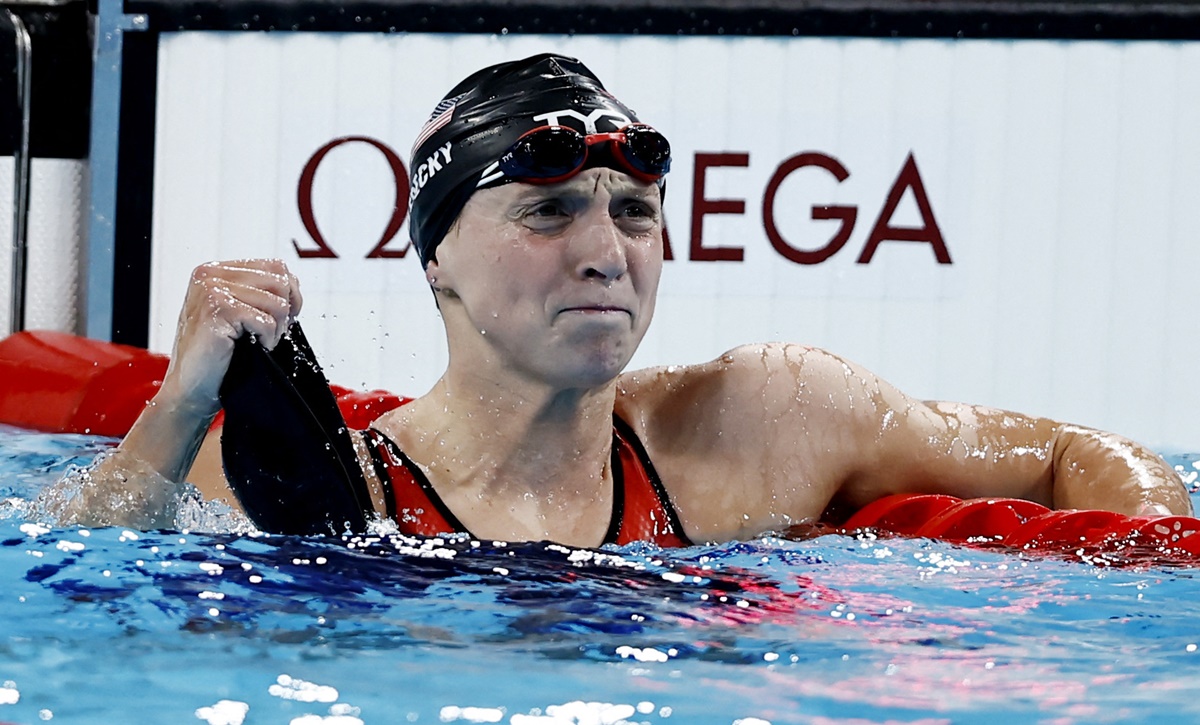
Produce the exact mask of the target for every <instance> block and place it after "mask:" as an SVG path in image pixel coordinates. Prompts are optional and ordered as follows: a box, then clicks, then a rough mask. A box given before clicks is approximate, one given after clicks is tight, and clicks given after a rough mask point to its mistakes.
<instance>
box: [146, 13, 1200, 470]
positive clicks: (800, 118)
mask: <svg viewBox="0 0 1200 725" xmlns="http://www.w3.org/2000/svg"><path fill="white" fill-rule="evenodd" d="M548 50H549V51H555V52H561V53H565V54H568V55H573V56H576V57H579V58H581V59H582V60H584V62H586V63H587V64H588V65H589V66H590V67H591V68H592V69H593V70H595V71H596V72H597V74H598V75H599V76H600V77H601V78H602V79H604V81H605V82H606V84H607V85H608V87H609V88H610V90H612V91H613V92H614V93H615V94H616V95H617V96H618V97H619V98H621V99H622V100H624V101H625V102H626V103H627V104H629V105H630V106H632V107H633V108H635V109H636V110H637V111H638V112H639V114H640V115H641V116H642V118H643V120H646V121H648V122H650V123H652V124H653V125H655V126H657V127H659V128H660V129H662V130H663V131H664V132H665V133H667V135H668V136H669V137H670V138H671V140H672V146H673V148H674V150H675V159H676V160H675V165H674V168H673V170H672V173H671V176H670V181H669V185H668V186H669V192H668V194H667V208H666V214H667V220H668V223H669V229H670V239H671V247H672V251H673V254H674V259H673V260H672V261H669V262H667V263H666V269H665V271H664V279H663V284H662V293H661V296H660V300H659V305H658V313H657V318H656V320H655V322H654V324H653V325H652V326H651V330H650V333H649V335H648V337H647V339H646V342H645V343H644V345H643V347H642V349H641V350H639V352H638V355H637V357H636V358H635V359H634V365H636V366H645V365H655V364H668V363H686V362H696V361H701V360H705V359H709V358H711V357H714V356H716V355H718V354H719V353H721V352H722V351H724V350H725V349H728V348H730V347H733V346H735V345H737V344H740V343H744V342H752V341H762V340H792V341H800V342H805V343H809V344H813V345H818V346H823V347H827V348H830V349H832V350H834V351H835V352H838V353H840V354H843V355H845V356H846V357H849V358H852V359H855V360H856V361H858V362H861V363H863V364H865V365H867V366H868V367H870V368H872V369H874V370H875V371H876V372H878V373H880V374H881V375H883V376H884V377H885V378H888V379H889V380H891V381H892V382H894V383H896V384H897V385H899V386H900V387H902V388H904V389H905V390H907V391H909V392H911V393H913V394H915V395H918V396H922V397H926V398H945V399H956V400H967V401H971V402H979V403H985V404H989V405H994V406H999V407H1007V408H1013V409H1018V410H1023V411H1026V412H1031V413H1037V414H1045V415H1051V416H1055V417H1058V418H1063V419H1067V420H1071V421H1075V422H1079V423H1084V424H1088V425H1095V426H1100V427H1104V428H1109V429H1113V430H1116V431H1119V432H1122V433H1125V434H1127V435H1131V436H1133V437H1135V438H1138V439H1140V440H1143V441H1145V442H1147V443H1149V444H1151V445H1154V446H1156V447H1158V448H1160V449H1190V450H1197V449H1198V447H1200V416H1198V415H1196V411H1197V410H1200V389H1198V386H1197V382H1198V381H1197V367H1198V366H1197V365H1196V362H1195V361H1196V360H1197V358H1198V354H1197V353H1200V335H1198V334H1197V332H1198V330H1197V327H1198V325H1197V322H1196V316H1197V310H1198V309H1200V306H1198V305H1197V299H1196V297H1197V295H1196V291H1195V290H1196V288H1197V284H1196V282H1195V274H1196V270H1197V264H1198V263H1200V243H1197V241H1196V230H1197V229H1200V203H1197V200H1198V199H1200V135H1197V134H1196V133H1195V132H1194V129H1196V128H1200V44H1196V43H1192V44H1188V43H1150V42H1123V43H1117V42H1111V43H1110V42H1042V41H949V40H874V39H763V38H653V37H619V36H618V37H614V36H597V37H586V36H575V37H557V36H556V37H545V36H505V37H491V36H475V35H470V36H452V35H421V34H406V35H395V36H382V35H367V34H346V35H337V34H305V33H288V34H283V33H279V34H248V33H209V32H204V33H200V32H195V33H178V34H167V35H164V36H163V41H162V47H161V51H160V56H159V63H160V65H159V88H158V111H157V113H158V115H157V124H158V125H157V137H156V164H155V188H154V237H153V242H154V256H153V278H152V290H151V295H152V299H151V330H150V333H151V346H152V347H153V348H155V349H158V350H163V351H167V350H169V349H170V344H171V336H172V334H173V333H174V328H175V318H176V315H177V314H178V308H179V304H180V302H181V300H182V296H183V291H184V287H185V285H186V281H187V278H188V274H189V272H190V269H191V268H192V267H193V266H194V265H196V264H198V263H200V262H203V261H206V260H210V259H216V258H238V257H251V256H277V257H282V258H283V259H285V260H287V261H288V262H289V264H290V265H291V266H292V267H293V268H294V269H295V271H296V272H297V274H298V275H299V276H300V277H301V279H302V282H303V289H304V293H305V300H306V303H305V311H304V313H303V315H302V318H301V319H302V321H303V323H304V326H305V329H306V331H307V332H308V334H309V337H310V338H311V339H312V341H313V343H314V346H315V347H316V348H317V352H318V354H319V355H320V357H321V358H322V360H323V361H324V363H325V366H326V368H327V372H328V374H329V376H330V378H331V379H332V380H333V381H334V382H338V383H342V384H345V385H350V386H358V387H383V388H388V389H391V390H394V391H397V392H401V393H405V394H410V395H411V394H419V393H421V392H423V391H424V390H426V389H427V388H428V387H429V386H430V385H431V384H432V383H433V381H434V380H435V379H436V378H437V376H438V374H440V372H441V370H442V369H443V367H444V365H445V350H444V343H443V334H442V330H441V324H440V321H439V320H438V317H437V314H436V310H435V308H434V305H433V301H432V299H431V295H430V293H429V291H428V289H427V287H426V286H425V284H424V281H423V277H422V274H421V270H420V264H419V263H418V261H417V259H416V258H415V256H414V255H409V256H406V257H404V258H367V255H368V252H370V250H372V249H373V248H374V247H375V246H376V245H377V243H378V242H379V240H380V237H381V235H382V233H383V230H384V228H385V227H386V226H387V224H388V222H389V220H390V219H391V218H392V215H393V212H394V208H393V207H394V200H395V196H396V186H395V180H394V176H393V170H392V167H391V166H390V165H389V163H388V161H387V159H386V157H385V155H384V154H383V153H381V152H380V150H379V148H380V147H386V148H387V149H390V150H392V151H394V152H395V154H397V155H398V156H399V157H400V158H402V159H404V161H405V163H407V157H408V152H409V146H410V144H411V142H412V139H413V137H414V136H415V134H416V131H417V129H418V128H419V127H420V126H421V124H422V123H423V122H424V120H425V119H426V117H427V116H428V114H429V112H430V111H431V110H432V108H433V106H434V105H435V104H436V103H437V101H438V100H439V99H440V98H441V96H442V94H443V93H445V92H446V91H447V90H448V89H449V88H450V87H451V86H452V85H454V83H456V82H457V81H458V80H459V79H461V78H462V77H463V76H465V75H467V74H468V73H470V72H472V71H474V70H476V69H478V68H479V67H482V66H484V65H487V64H490V63H494V62H499V61H503V60H509V59H513V58H518V57H522V56H525V55H530V54H533V53H537V52H544V51H548ZM343 137H368V138H369V139H372V140H373V141H374V143H375V145H372V144H370V143H364V142H350V143H344V144H342V145H338V146H336V147H335V148H333V149H332V150H331V151H330V152H329V153H328V155H327V156H325V157H324V159H323V161H322V162H321V163H320V164H319V166H318V167H317V171H316V174H315V176H314V177H313V181H312V193H311V200H312V210H313V212H312V220H313V221H314V222H315V224H316V225H317V228H318V229H319V231H320V233H321V234H322V235H323V237H324V238H325V240H326V242H327V244H328V246H329V247H330V248H331V249H332V250H333V252H335V253H336V254H337V255H338V256H337V257H336V258H301V257H299V256H298V254H297V251H296V247H295V246H294V245H293V240H295V244H296V245H298V246H299V248H301V249H314V248H316V247H317V244H316V242H315V241H314V239H313V237H312V235H310V233H309V231H307V229H306V226H305V223H304V220H303V219H302V217H301V213H300V211H299V207H300V205H299V203H298V194H297V190H298V186H299V183H300V179H301V175H302V172H303V170H304V168H305V166H306V164H307V163H309V161H310V159H311V158H312V157H313V156H314V154H315V153H316V152H317V151H318V150H319V149H321V148H322V147H323V146H325V145H327V144H329V143H330V142H331V141H334V140H335V139H339V138H343ZM802 152H807V153H809V154H810V156H809V157H808V158H809V159H810V160H811V159H820V160H822V163H824V164H826V166H827V168H832V167H833V165H836V166H840V167H841V169H842V171H843V172H845V173H846V174H848V175H846V176H845V178H844V180H843V181H841V182H839V181H838V180H837V179H836V178H835V176H834V175H833V174H831V173H830V172H828V171H826V170H823V169H821V168H818V167H816V166H812V165H809V166H804V167H800V168H797V169H796V170H794V171H793V172H792V173H790V174H783V175H782V176H781V178H780V180H778V183H771V182H772V177H773V176H775V175H777V172H778V170H779V169H780V166H781V165H782V164H784V163H785V162H786V161H787V160H789V159H791V158H793V157H794V156H795V155H797V154H800V153H802ZM902 171H904V172H906V173H904V174H902ZM701 180H703V186H702V187H701V186H700V185H699V182H700V181H701ZM771 189H773V190H774V194H775V203H774V226H775V228H776V229H777V230H778V236H779V237H781V238H782V240H783V241H784V242H785V243H786V245H790V247H792V248H794V249H796V250H800V251H801V252H813V251H814V250H818V249H820V248H822V247H824V246H825V245H826V244H828V243H829V240H830V239H831V238H832V237H833V236H834V235H835V233H836V232H837V231H838V229H839V225H840V222H838V221H836V220H832V219H816V220H815V219H814V218H813V207H814V205H816V206H829V205H834V206H840V207H853V208H854V210H855V215H856V219H855V223H854V225H853V228H852V231H851V232H850V234H849V236H848V238H847V239H846V241H845V244H844V246H843V247H842V248H841V249H840V250H839V251H837V252H836V253H834V254H832V256H829V257H828V258H827V259H826V260H824V261H822V262H820V263H816V264H800V263H797V262H796V261H792V260H791V259H789V258H787V257H785V256H784V255H783V254H781V253H780V252H779V251H777V249H776V247H775V246H773V245H772V242H771V241H770V238H769V236H768V234H767V231H766V227H765V224H764V197H765V196H766V195H767V193H768V191H769V190H771ZM889 196H894V197H896V198H895V199H893V200H892V201H893V202H894V203H893V204H892V205H891V207H890V208H888V204H887V202H888V200H889ZM714 200H729V201H732V202H734V207H735V208H737V203H739V202H740V203H741V207H740V209H741V211H740V213H699V212H703V211H704V210H705V209H706V208H709V207H711V205H712V203H713V201H714ZM920 202H926V203H925V204H924V207H922V204H921V203H920ZM402 211H403V210H402ZM876 228H878V229H879V230H881V231H880V233H879V234H877V235H874V236H876V237H882V241H880V242H879V243H878V245H877V246H876V248H875V250H874V253H873V255H872V256H871V258H870V261H869V262H867V263H859V261H858V260H859V259H860V258H861V257H862V255H863V254H864V251H865V249H866V248H867V247H868V246H869V245H868V241H869V239H870V238H872V236H873V235H872V230H873V229H876ZM889 229H890V231H888V230H889ZM905 229H909V230H912V229H921V230H923V233H922V234H918V235H917V236H919V237H921V238H922V239H924V240H925V241H917V242H912V241H908V242H904V241H897V240H896V239H894V237H896V236H905V235H906V234H909V233H908V232H905V231H904V230H905ZM697 231H699V232H700V233H699V234H697ZM935 233H936V235H937V236H938V237H939V239H940V240H941V244H942V246H943V247H944V251H945V253H946V254H947V255H948V257H949V258H950V263H949V264H940V263H938V260H937V258H936V255H935V251H936V247H937V245H936V244H935V243H933V242H932V241H931V239H932V235H933V234H935ZM910 235H911V234H910ZM406 239H407V230H406V227H405V228H403V229H401V231H400V234H399V235H397V237H396V238H395V239H394V240H393V241H392V242H391V243H389V244H388V245H387V246H386V249H388V250H399V249H403V248H404V246H405V243H406ZM783 248H784V249H785V251H786V250H787V248H786V247H783ZM721 249H725V251H724V252H721V251H714V250H721ZM721 255H725V256H732V257H735V258H736V259H729V260H726V261H706V260H705V259H704V258H706V257H712V256H721Z"/></svg>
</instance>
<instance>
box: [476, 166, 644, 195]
mask: <svg viewBox="0 0 1200 725" xmlns="http://www.w3.org/2000/svg"><path fill="white" fill-rule="evenodd" d="M657 189H658V184H656V183H654V182H652V181H651V182H646V181H640V180H638V179H635V178H634V177H632V176H630V175H629V174H626V173H625V172H623V171H619V170H617V169H610V168H607V167H596V168H591V169H584V170H583V171H581V172H579V173H578V174H576V175H575V176H572V177H571V178H569V179H567V180H566V181H559V182H556V183H553V184H529V183H525V182H513V183H510V184H504V185H502V186H497V187H494V188H490V189H481V190H479V191H477V192H475V194H474V195H473V196H472V200H474V199H476V198H481V200H484V201H492V200H494V201H496V202H499V203H505V202H517V201H522V200H532V199H544V198H549V197H561V196H575V197H587V196H595V195H597V194H599V193H601V191H604V192H606V193H607V194H608V195H609V196H617V195H620V196H633V197H638V198H646V199H651V198H657V197H658V196H659V194H658V191H657Z"/></svg>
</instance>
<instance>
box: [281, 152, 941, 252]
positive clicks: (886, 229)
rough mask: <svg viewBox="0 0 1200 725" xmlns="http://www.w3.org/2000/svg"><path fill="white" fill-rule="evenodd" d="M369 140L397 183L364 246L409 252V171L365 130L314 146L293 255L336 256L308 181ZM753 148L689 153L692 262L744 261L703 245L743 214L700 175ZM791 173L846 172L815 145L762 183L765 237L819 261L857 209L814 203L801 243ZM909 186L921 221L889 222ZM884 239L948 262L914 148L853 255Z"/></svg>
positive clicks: (303, 181)
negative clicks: (813, 231) (343, 151)
mask: <svg viewBox="0 0 1200 725" xmlns="http://www.w3.org/2000/svg"><path fill="white" fill-rule="evenodd" d="M351 143H356V144H367V145H369V146H371V147H373V148H375V149H376V150H377V151H379V153H380V154H382V155H383V157H384V159H386V160H387V163H388V166H389V167H390V168H391V172H392V176H393V178H394V180H395V184H396V197H395V205H394V207H393V209H392V214H391V217H390V218H389V219H388V223H387V226H386V227H385V229H384V231H383V234H382V236H381V237H380V238H379V240H378V241H377V242H376V243H375V245H374V246H373V247H372V248H371V250H370V251H369V252H367V255H366V256H367V258H368V259H387V258H397V257H404V256H405V255H406V254H407V253H408V250H409V246H410V244H409V242H408V240H407V239H396V236H397V234H398V233H399V231H400V228H401V226H403V224H404V220H405V218H406V217H407V216H408V200H409V182H408V169H407V168H406V167H405V164H404V161H403V160H402V159H401V158H400V156H399V154H397V153H396V152H395V151H394V150H393V149H392V148H391V147H389V146H388V145H387V144H385V143H383V142H381V141H379V140H378V139H374V138H370V137H367V136H342V137H339V138H335V139H333V140H332V141H330V142H329V143H327V144H325V145H324V146H322V147H321V148H319V149H317V151H316V152H315V153H313V155H312V156H311V157H309V159H308V162H307V163H305V165H304V169H303V171H302V172H301V174H300V181H299V184H298V185H297V191H296V204H297V207H298V209H299V212H300V219H301V221H302V223H303V224H304V229H305V230H306V231H307V232H308V234H309V236H310V237H311V239H312V244H305V245H301V244H300V243H299V242H298V241H297V240H295V239H293V240H292V245H293V247H295V249H296V254H297V255H299V256H300V257H305V258H312V257H325V258H336V257H337V256H338V254H337V252H335V251H334V248H333V245H332V244H331V242H330V240H328V239H326V238H325V236H324V234H322V232H321V230H320V227H319V225H318V224H317V220H316V217H315V216H314V213H313V198H312V196H313V179H314V178H315V177H316V174H317V168H318V167H319V166H320V165H321V161H322V160H323V159H324V158H325V157H326V156H327V155H328V154H329V152H330V151H332V150H334V149H335V148H337V147H338V146H341V145H343V144H351ZM749 165H750V154H749V153H746V152H733V151H726V152H721V153H708V152H697V153H696V154H695V156H694V165H693V172H692V215H691V224H690V227H689V231H690V235H689V239H688V245H687V255H688V256H687V259H688V260H689V261H693V262H741V261H742V260H743V258H744V256H745V249H744V248H743V247H734V246H725V247H710V246H706V245H705V243H704V220H705V217H707V216H709V215H714V214H745V213H746V200H745V199H713V198H709V197H708V195H707V193H706V191H705V179H706V177H707V175H708V173H709V171H710V170H711V169H714V168H719V167H748V166H749ZM793 174H821V175H825V176H827V177H832V178H833V179H834V181H836V182H837V183H839V184H840V183H842V182H843V181H845V180H846V179H847V178H849V176H850V171H849V170H848V169H847V168H846V167H845V166H844V165H843V164H842V163H841V162H840V161H838V160H837V159H836V158H834V157H833V156H830V155H828V154H825V153H821V152H819V151H805V152H803V153H799V154H796V155H794V156H791V157H789V158H787V159H784V160H783V161H782V162H781V163H780V164H779V165H778V166H776V167H775V170H774V172H773V173H772V174H771V177H770V180H769V181H768V182H767V186H766V189H764V191H763V196H762V223H763V231H764V232H765V233H766V236H767V239H768V240H769V241H770V243H771V246H772V248H774V250H775V251H776V252H777V253H778V254H779V255H780V256H782V257H783V258H784V259H787V260H788V261H791V262H794V263H796V264H801V265H813V264H820V263H821V262H824V261H825V260H827V259H829V258H830V257H832V256H834V255H835V254H837V253H838V252H840V251H842V249H843V248H844V247H845V246H846V244H847V242H848V241H849V240H850V235H851V234H852V233H853V232H854V229H855V226H856V223H857V221H858V212H859V209H858V207H857V206H853V205H822V204H814V205H813V206H812V207H811V209H812V212H811V218H812V219H813V220H816V221H826V220H832V221H837V222H839V223H838V225H837V229H836V231H835V232H834V233H833V235H832V236H831V237H830V238H829V240H828V241H826V242H825V243H824V244H823V245H821V246H817V247H812V248H801V247H799V246H797V245H795V244H793V243H792V242H789V241H788V239H787V238H785V237H784V236H783V234H782V233H781V232H780V230H779V228H778V226H777V225H776V222H775V204H776V195H777V194H778V192H779V187H780V185H782V184H783V182H784V181H785V180H786V179H788V178H789V177H790V176H792V175H793ZM906 191H911V192H912V195H913V198H914V199H915V200H916V206H917V211H918V213H919V215H920V224H919V225H918V226H897V225H895V224H893V223H892V217H893V216H894V215H895V213H896V208H897V207H898V206H899V204H900V200H901V199H902V198H903V196H904V193H905V192H906ZM884 242H907V243H917V244H927V245H929V248H930V251H931V253H932V256H933V259H934V260H935V261H936V262H937V263H938V264H950V263H951V260H950V251H949V250H948V249H947V247H946V241H945V239H944V238H943V237H942V232H941V229H940V228H939V227H938V224H937V220H936V218H935V217H934V213H933V207H932V206H931V205H930V203H929V196H928V194H926V192H925V183H924V182H923V181H922V179H921V174H920V172H919V171H918V169H917V161H916V158H915V157H914V156H913V154H912V153H909V155H908V157H907V158H906V159H905V160H904V163H903V164H902V165H901V167H900V171H899V173H898V174H897V175H896V179H895V181H893V182H892V185H891V187H890V188H889V189H888V190H887V192H886V194H885V195H884V196H883V200H882V202H881V203H880V207H879V211H878V213H876V214H875V215H874V221H873V222H872V224H871V227H870V231H869V232H868V233H867V236H866V240H865V241H864V243H863V246H862V248H861V249H860V250H859V251H858V252H857V256H856V257H855V261H856V262H857V263H858V264H867V263H869V262H870V261H871V259H872V258H873V257H874V256H875V253H876V252H877V251H878V249H879V246H880V245H881V244H883V243H884ZM663 252H664V257H665V258H666V259H674V258H675V253H674V250H673V248H672V245H671V240H670V235H668V234H666V233H665V232H664V249H663Z"/></svg>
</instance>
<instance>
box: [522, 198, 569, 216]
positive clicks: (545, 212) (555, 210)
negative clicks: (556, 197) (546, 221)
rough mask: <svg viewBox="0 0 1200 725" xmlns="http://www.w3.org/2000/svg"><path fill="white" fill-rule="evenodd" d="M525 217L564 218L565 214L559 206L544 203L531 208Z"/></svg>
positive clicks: (550, 202)
mask: <svg viewBox="0 0 1200 725" xmlns="http://www.w3.org/2000/svg"><path fill="white" fill-rule="evenodd" d="M527 215H528V216H532V217H557V216H566V215H567V212H566V210H565V209H563V207H562V205H561V204H559V203H557V202H553V201H545V202H542V203H541V204H537V205H536V206H534V207H532V208H531V209H530V210H529V212H528V213H527Z"/></svg>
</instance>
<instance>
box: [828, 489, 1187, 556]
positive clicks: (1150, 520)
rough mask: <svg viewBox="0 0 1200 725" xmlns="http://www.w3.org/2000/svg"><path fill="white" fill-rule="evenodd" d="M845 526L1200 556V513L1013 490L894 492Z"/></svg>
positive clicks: (1034, 547)
mask: <svg viewBox="0 0 1200 725" xmlns="http://www.w3.org/2000/svg"><path fill="white" fill-rule="evenodd" d="M841 528H842V530H843V531H845V532H847V533H855V532H860V531H863V530H866V531H873V532H879V533H886V534H894V535H898V536H913V537H925V538H931V539H941V540H943V541H950V542H953V543H959V544H967V545H971V546H980V547H999V548H1007V549H1019V550H1023V551H1033V552H1041V553H1047V554H1059V555H1067V556H1077V557H1081V558H1086V559H1090V560H1095V561H1098V562H1100V563H1106V564H1116V563H1146V562H1148V561H1159V562H1162V563H1172V562H1173V563H1180V564H1188V563H1192V564H1194V563H1195V561H1196V560H1198V559H1200V519H1197V518H1193V517H1191V516H1128V515H1126V514H1119V513H1114V512H1112V511H1092V510H1057V511H1054V510H1051V509H1048V508H1046V507H1045V506H1042V505H1041V504H1038V503H1034V502H1032V501H1025V500H1023V499H1013V498H973V499H960V498H956V497H954V496H946V495H942V494H894V495H892V496H886V497H884V498H881V499H879V500H877V501H874V502H872V503H870V504H867V505H866V506H864V507H862V508H861V509H859V510H858V511H857V512H856V513H855V514H854V515H853V516H851V517H850V518H849V519H847V520H846V523H845V524H843V525H842V527H841Z"/></svg>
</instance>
